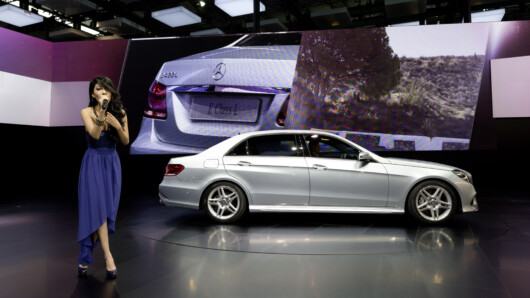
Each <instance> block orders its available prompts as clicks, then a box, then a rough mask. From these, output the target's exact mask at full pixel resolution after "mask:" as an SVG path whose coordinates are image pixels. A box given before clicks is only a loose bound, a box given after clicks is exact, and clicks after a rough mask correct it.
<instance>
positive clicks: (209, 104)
mask: <svg viewBox="0 0 530 298" xmlns="http://www.w3.org/2000/svg"><path fill="white" fill-rule="evenodd" d="M260 106H261V99H259V98H248V97H245V98H238V97H237V96H219V95H211V94H210V95H194V96H193V97H192V99H191V106H190V119H191V120H201V121H226V122H248V123H252V122H256V121H257V120H258V115H259V110H260Z"/></svg>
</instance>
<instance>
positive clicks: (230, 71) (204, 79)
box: [156, 46, 299, 88]
mask: <svg viewBox="0 0 530 298" xmlns="http://www.w3.org/2000/svg"><path fill="white" fill-rule="evenodd" d="M298 49H299V46H266V47H264V46H261V47H227V48H221V49H217V50H213V51H209V52H204V53H200V54H196V55H192V56H188V57H184V58H181V59H178V60H173V61H169V62H166V63H164V65H163V66H162V68H161V69H160V72H159V73H158V75H157V77H156V80H157V81H159V82H160V83H162V84H164V85H166V86H192V85H200V86H204V85H217V86H245V87H246V86H250V87H275V88H291V85H292V83H293V78H294V71H295V67H296V59H297V57H298ZM222 64H224V65H222ZM220 65H222V67H221V66H220ZM218 70H221V72H222V75H215V76H214V74H215V73H216V72H217V71H218Z"/></svg>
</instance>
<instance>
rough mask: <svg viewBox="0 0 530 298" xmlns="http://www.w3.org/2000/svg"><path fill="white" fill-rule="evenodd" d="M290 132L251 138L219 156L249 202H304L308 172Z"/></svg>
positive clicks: (278, 203)
mask: <svg viewBox="0 0 530 298" xmlns="http://www.w3.org/2000/svg"><path fill="white" fill-rule="evenodd" d="M301 149H302V148H301V144H298V143H297V141H296V138H295V135H294V134H273V135H265V136H255V137H251V138H249V139H247V140H245V141H244V142H242V143H240V144H239V145H237V146H236V147H234V149H232V150H231V151H230V152H228V154H227V155H225V156H224V157H223V162H224V164H225V168H226V171H227V172H228V174H229V175H231V176H232V177H234V178H236V179H237V180H238V181H240V182H241V183H243V184H244V186H245V187H246V188H247V189H248V190H249V191H250V194H251V200H252V201H251V204H253V205H308V204H309V171H308V169H307V164H306V161H305V159H304V156H303V152H302V150H301Z"/></svg>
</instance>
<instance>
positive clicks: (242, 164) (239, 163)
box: [237, 161, 252, 167]
mask: <svg viewBox="0 0 530 298" xmlns="http://www.w3.org/2000/svg"><path fill="white" fill-rule="evenodd" d="M237 165H238V166H243V167H248V166H251V165H252V163H250V162H248V161H238V162H237Z"/></svg>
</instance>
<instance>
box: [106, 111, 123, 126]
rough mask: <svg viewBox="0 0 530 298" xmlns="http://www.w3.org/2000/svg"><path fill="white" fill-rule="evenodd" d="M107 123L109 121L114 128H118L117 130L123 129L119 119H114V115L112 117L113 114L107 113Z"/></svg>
mask: <svg viewBox="0 0 530 298" xmlns="http://www.w3.org/2000/svg"><path fill="white" fill-rule="evenodd" d="M105 121H107V123H108V124H109V125H111V126H112V127H114V128H116V130H118V129H122V127H121V124H120V122H119V121H118V119H116V117H114V115H112V114H111V113H107V119H106V120H105Z"/></svg>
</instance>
